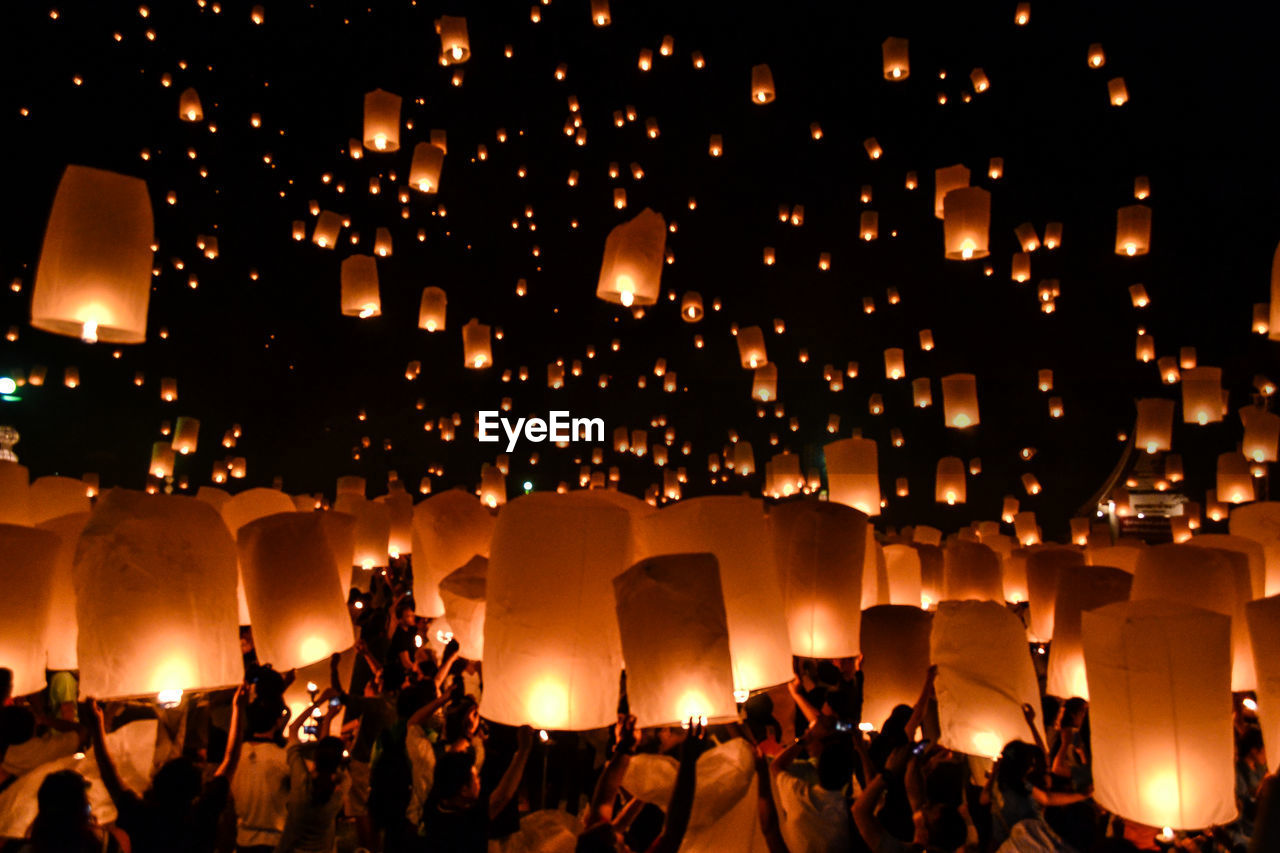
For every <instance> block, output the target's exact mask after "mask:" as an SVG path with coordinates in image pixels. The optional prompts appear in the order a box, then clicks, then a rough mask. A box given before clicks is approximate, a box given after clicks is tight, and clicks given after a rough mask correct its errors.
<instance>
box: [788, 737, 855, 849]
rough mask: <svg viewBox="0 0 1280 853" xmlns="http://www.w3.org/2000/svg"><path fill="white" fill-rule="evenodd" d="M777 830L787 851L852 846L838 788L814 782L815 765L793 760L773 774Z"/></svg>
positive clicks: (846, 805)
mask: <svg viewBox="0 0 1280 853" xmlns="http://www.w3.org/2000/svg"><path fill="white" fill-rule="evenodd" d="M773 800H774V805H775V806H776V807H777V809H778V830H779V831H780V832H781V833H782V840H783V841H785V842H786V843H787V849H788V850H790V851H791V853H828V851H830V853H836V851H844V850H850V849H852V845H853V840H852V839H851V838H850V837H849V820H850V817H849V802H848V800H847V799H846V798H845V795H844V794H843V792H841V791H828V790H827V789H826V788H823V787H822V786H821V785H819V784H818V768H817V767H816V766H814V765H813V764H812V763H811V762H808V761H804V760H797V761H793V762H791V765H790V766H789V767H787V769H786V770H784V771H782V772H781V773H778V774H776V775H774V776H773Z"/></svg>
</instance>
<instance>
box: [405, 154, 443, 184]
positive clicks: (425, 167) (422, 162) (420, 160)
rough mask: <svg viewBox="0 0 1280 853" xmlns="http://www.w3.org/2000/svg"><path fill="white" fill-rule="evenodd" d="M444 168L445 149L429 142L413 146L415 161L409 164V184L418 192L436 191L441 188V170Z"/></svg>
mask: <svg viewBox="0 0 1280 853" xmlns="http://www.w3.org/2000/svg"><path fill="white" fill-rule="evenodd" d="M443 168H444V151H443V150H442V149H440V148H437V147H436V146H434V145H432V144H430V143H428V142H419V143H418V144H417V145H415V146H413V162H412V163H411V164H410V165H409V186H411V187H413V188H414V189H416V190H417V191H418V192H423V193H434V192H436V191H438V190H439V189H440V171H441V170H442V169H443Z"/></svg>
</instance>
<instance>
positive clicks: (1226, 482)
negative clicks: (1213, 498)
mask: <svg viewBox="0 0 1280 853" xmlns="http://www.w3.org/2000/svg"><path fill="white" fill-rule="evenodd" d="M1217 486H1218V500H1221V501H1226V502H1227V503H1230V504H1242V503H1248V502H1250V501H1252V500H1253V477H1252V475H1251V474H1250V472H1249V461H1248V460H1247V459H1245V458H1244V457H1243V456H1241V455H1240V454H1239V453H1237V452H1234V451H1232V452H1228V453H1221V454H1219V455H1218V477H1217Z"/></svg>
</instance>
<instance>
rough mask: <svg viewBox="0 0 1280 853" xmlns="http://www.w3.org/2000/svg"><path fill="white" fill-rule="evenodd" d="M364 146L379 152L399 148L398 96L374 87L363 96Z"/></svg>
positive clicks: (382, 152) (383, 152) (388, 151)
mask: <svg viewBox="0 0 1280 853" xmlns="http://www.w3.org/2000/svg"><path fill="white" fill-rule="evenodd" d="M364 147H365V149H366V150H368V151H375V152H377V153H379V154H390V153H391V152H392V151H399V150H400V96H399V95H394V94H392V93H391V92H386V91H383V90H382V89H374V90H373V91H372V92H368V93H367V94H365V96H364Z"/></svg>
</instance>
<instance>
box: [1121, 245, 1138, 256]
mask: <svg viewBox="0 0 1280 853" xmlns="http://www.w3.org/2000/svg"><path fill="white" fill-rule="evenodd" d="M1124 253H1125V254H1126V255H1129V256H1130V257H1132V256H1133V255H1136V254H1138V244H1137V243H1133V242H1129V243H1125V244H1124Z"/></svg>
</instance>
